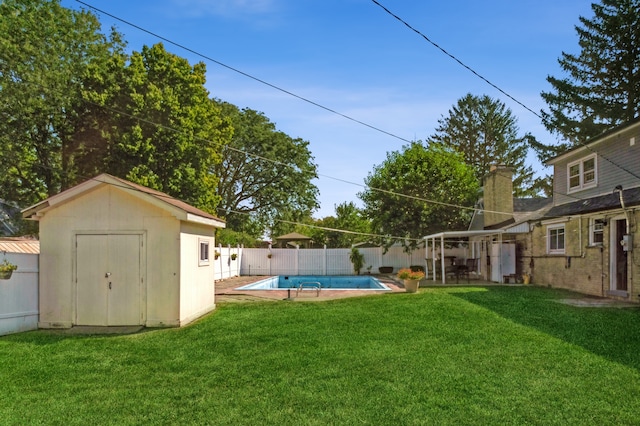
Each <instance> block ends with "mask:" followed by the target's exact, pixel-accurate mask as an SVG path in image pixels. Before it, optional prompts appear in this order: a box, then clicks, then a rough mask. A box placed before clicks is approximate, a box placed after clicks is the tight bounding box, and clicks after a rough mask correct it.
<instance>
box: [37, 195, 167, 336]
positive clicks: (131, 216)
mask: <svg viewBox="0 0 640 426" xmlns="http://www.w3.org/2000/svg"><path fill="white" fill-rule="evenodd" d="M84 233H93V234H99V233H105V234H118V233H136V234H141V235H143V241H145V243H144V253H145V255H144V256H143V257H145V260H146V261H145V262H143V265H142V266H141V267H142V269H143V270H142V271H141V277H142V281H143V282H142V284H141V297H142V302H143V303H142V306H143V309H145V307H146V312H145V314H146V315H145V316H146V318H147V324H148V323H149V322H153V323H156V324H167V325H174V324H177V323H178V318H179V278H180V276H179V272H180V271H179V256H178V255H177V253H178V252H179V251H178V250H179V249H180V247H179V221H178V220H177V219H176V218H174V217H172V216H171V215H169V214H168V213H167V212H166V211H164V210H162V209H159V208H157V207H154V206H153V205H151V204H148V203H146V202H144V201H142V200H141V199H139V198H138V197H135V196H133V195H131V194H128V193H127V192H125V191H124V190H121V189H118V188H115V187H113V186H111V185H105V186H100V187H98V188H96V189H94V190H92V191H90V192H87V193H84V194H83V195H82V196H81V197H78V198H76V199H74V200H70V201H68V202H66V203H64V204H61V205H59V206H57V207H56V208H53V209H51V210H49V211H48V212H46V213H45V215H44V216H43V217H42V218H41V221H40V248H41V255H40V322H39V327H42V328H59V327H62V328H66V327H71V326H72V325H74V324H75V318H76V306H75V303H76V297H75V294H76V282H75V270H76V269H75V268H76V265H75V258H76V257H75V256H76V252H75V237H76V235H78V234H84Z"/></svg>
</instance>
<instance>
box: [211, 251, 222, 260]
mask: <svg viewBox="0 0 640 426" xmlns="http://www.w3.org/2000/svg"><path fill="white" fill-rule="evenodd" d="M219 257H220V252H219V251H218V250H216V251H214V252H213V258H214V259H216V260H218V258H219Z"/></svg>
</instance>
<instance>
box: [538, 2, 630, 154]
mask: <svg viewBox="0 0 640 426" xmlns="http://www.w3.org/2000/svg"><path fill="white" fill-rule="evenodd" d="M591 8H592V10H593V12H594V16H593V18H592V19H587V18H585V17H582V16H581V17H579V20H580V23H581V24H582V26H576V32H577V33H578V37H579V45H580V48H581V51H580V54H579V55H574V54H570V53H566V52H562V56H561V57H560V58H559V59H558V62H559V64H560V66H561V67H562V70H563V71H565V72H566V73H568V76H567V77H565V78H556V77H552V76H548V77H547V81H548V82H549V83H550V84H551V86H552V90H551V91H549V92H542V94H541V95H542V98H543V99H544V100H545V102H546V103H547V105H548V107H549V111H542V115H543V123H544V125H545V126H546V127H547V129H549V131H551V132H555V133H556V134H558V135H559V136H560V137H563V138H566V139H567V140H568V141H569V146H570V145H576V144H579V143H584V142H585V141H587V140H588V139H589V138H592V137H594V136H597V135H599V134H601V133H603V132H604V131H606V130H608V129H610V128H613V127H616V126H618V125H620V124H623V123H625V122H629V121H632V120H633V119H634V118H636V117H638V115H639V113H640V0H602V2H601V3H600V4H596V3H593V4H592V5H591ZM563 148H566V146H563ZM543 156H544V153H543Z"/></svg>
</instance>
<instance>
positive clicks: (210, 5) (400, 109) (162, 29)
mask: <svg viewBox="0 0 640 426" xmlns="http://www.w3.org/2000/svg"><path fill="white" fill-rule="evenodd" d="M83 1H84V2H86V3H87V4H89V5H91V6H94V7H96V8H98V9H101V10H103V11H104V12H107V13H108V14H112V15H115V16H117V17H118V18H121V19H123V20H125V21H128V22H130V23H133V24H135V25H136V26H139V27H142V28H144V29H146V30H148V31H150V32H153V33H156V34H158V35H160V36H162V37H164V38H166V39H169V40H171V41H173V42H175V43H177V44H180V45H183V46H186V47H188V48H189V49H191V50H193V51H196V52H198V53H200V54H202V55H205V56H207V57H209V58H213V59H214V60H216V61H218V62H221V63H223V64H225V65H227V66H229V67H232V68H235V69H237V70H240V71H242V72H243V73H246V74H249V75H251V76H253V77H255V78H257V79H260V80H263V81H266V82H268V83H270V84H272V85H274V86H277V87H279V88H282V89H284V90H286V91H289V92H292V93H294V94H296V95H298V96H300V97H303V98H306V99H309V100H311V101H313V102H315V103H317V104H320V105H322V106H324V107H326V108H330V109H332V110H334V111H337V112H339V113H341V114H344V115H347V116H349V117H352V118H353V119H355V120H358V121H361V122H364V123H367V124H369V125H371V126H374V127H376V128H379V129H382V130H384V131H385V132H388V133H391V134H393V135H396V136H398V137H399V138H396V137H392V136H389V135H387V134H385V133H381V132H378V131H375V130H373V129H371V128H369V127H367V126H363V125H362V124H358V123H356V122H354V121H351V120H348V119H345V118H343V117H341V116H339V115H336V114H333V113H331V112H328V111H327V110H325V109H322V108H319V107H317V106H314V105H311V104H309V103H307V102H304V101H302V100H300V99H298V98H296V97H293V96H290V95H288V94H286V93H283V92H282V91H279V90H276V89H274V88H272V87H269V86H267V85H264V84H262V83H259V82H257V81H255V80H253V79H251V78H248V77H246V76H244V75H242V74H240V73H237V72H234V71H232V70H230V69H228V68H225V67H222V66H220V65H217V64H215V63H213V62H210V61H208V60H206V59H204V58H202V57H199V56H197V55H195V54H193V53H191V52H188V51H185V50H183V49H181V48H179V47H176V46H174V45H172V44H169V43H167V42H164V44H165V47H166V48H167V50H169V51H170V52H172V53H175V54H177V55H179V56H182V57H185V58H187V59H188V60H189V61H190V62H191V63H192V64H193V63H196V62H199V61H202V62H204V63H205V64H206V65H207V88H208V90H209V91H210V93H211V96H213V97H216V98H219V99H222V100H225V101H228V102H231V103H233V104H235V105H237V106H238V107H240V108H244V107H248V108H251V109H254V110H257V111H261V112H263V113H264V114H265V115H266V116H267V117H268V118H269V119H270V120H271V121H272V122H273V123H275V125H276V127H277V128H278V130H281V131H283V132H285V133H287V134H288V135H290V136H291V137H294V138H298V137H299V138H302V139H304V140H307V141H309V142H310V145H309V147H310V150H311V152H312V155H313V156H314V159H315V162H316V164H318V170H319V173H320V175H321V176H320V178H319V179H318V180H317V181H316V182H315V184H316V185H317V186H318V188H319V190H320V197H319V201H320V203H321V208H320V210H318V211H317V212H316V213H315V214H314V216H315V217H317V218H320V217H324V216H328V215H333V214H334V207H335V205H337V204H340V203H342V202H345V201H354V202H356V204H357V205H359V206H360V205H361V203H360V201H359V199H358V198H357V195H356V194H357V193H358V192H360V191H362V190H363V187H362V186H361V185H362V184H363V182H364V179H365V177H366V176H367V175H368V174H369V173H370V172H371V171H372V170H373V168H374V166H375V165H378V164H380V163H382V162H383V161H384V160H385V158H386V155H387V153H388V152H390V151H395V150H399V149H401V148H402V146H403V145H404V144H406V142H404V141H403V140H402V139H406V140H415V139H420V140H425V139H427V138H428V137H429V136H430V135H432V134H433V133H434V130H435V127H436V126H437V122H438V119H440V118H442V116H447V115H448V111H449V109H450V108H451V107H452V106H453V105H454V104H455V103H456V101H457V100H458V99H459V98H461V97H463V96H464V95H466V94H467V93H472V94H474V95H478V96H480V95H485V94H486V95H489V96H491V97H493V98H497V99H500V100H501V101H503V102H504V103H505V104H506V105H507V106H508V107H509V108H511V110H512V112H513V113H514V115H515V116H516V117H517V118H518V125H519V128H520V134H524V133H526V132H530V133H532V134H533V135H534V136H536V137H537V138H538V139H539V140H541V141H543V142H546V143H552V142H554V141H555V140H556V139H555V137H554V136H552V135H551V134H549V133H548V132H547V131H546V130H545V129H544V127H543V126H542V125H541V124H540V120H539V118H538V117H536V116H535V115H534V114H532V113H531V112H529V111H527V110H526V109H524V108H523V107H522V106H520V105H518V104H517V103H515V102H513V101H512V100H510V99H509V98H507V97H505V96H504V95H503V94H502V93H500V92H499V91H498V90H496V89H495V88H493V87H491V86H490V85H488V84H487V83H486V82H484V81H482V80H481V79H480V78H478V77H477V76H475V75H474V74H472V73H471V72H470V71H469V70H467V69H465V68H463V67H462V66H461V65H460V64H458V63H456V62H455V61H454V60H452V59H451V58H450V57H448V56H446V55H445V54H443V53H442V52H441V51H440V50H438V49H437V48H435V47H434V46H433V45H432V44H430V43H428V42H427V41H426V40H424V39H423V38H422V37H420V36H419V35H418V34H416V33H415V32H413V31H411V30H410V29H408V28H407V27H406V26H404V25H403V24H401V23H400V22H398V21H397V20H396V19H394V18H393V17H392V16H390V15H389V14H387V13H386V12H385V11H384V10H383V9H382V8H380V7H379V6H377V5H376V4H375V3H374V2H373V1H371V0H128V1H124V0H83ZM379 2H380V3H381V4H382V5H384V6H385V7H387V8H388V9H389V10H390V11H391V12H393V13H394V14H396V15H398V16H399V17H401V18H402V19H404V20H405V21H406V22H407V23H409V24H410V25H411V26H413V27H414V28H416V29H417V30H419V31H420V32H421V33H422V34H424V35H425V36H427V37H428V38H429V39H430V40H432V41H433V42H435V43H437V44H438V45H440V46H441V47H442V48H443V49H445V50H447V51H448V52H449V53H451V54H452V55H454V56H456V57H457V58H458V59H460V60H461V61H462V62H464V63H465V64H466V65H468V66H469V67H471V68H473V69H474V70H475V71H476V72H477V73H478V74H480V75H482V76H483V77H485V78H486V79H487V80H489V81H491V82H492V83H494V84H495V85H496V86H498V87H500V88H501V89H502V90H504V91H505V92H507V93H509V94H510V95H511V96H513V97H514V98H516V99H517V100H518V101H520V102H522V103H523V104H525V105H526V106H527V107H529V108H531V109H532V110H534V111H539V110H540V109H542V108H545V106H546V105H545V104H544V102H543V101H542V99H541V98H540V92H541V91H547V90H549V89H550V86H549V84H548V83H547V82H546V77H547V75H553V76H557V77H561V76H564V73H562V71H561V70H560V68H559V66H558V63H557V58H558V57H559V56H560V55H561V52H562V51H565V52H569V53H579V47H578V41H577V35H576V32H575V29H574V27H575V26H576V25H578V24H579V20H578V17H579V16H585V17H589V18H590V17H591V16H592V13H591V7H590V5H591V2H590V1H586V0H562V1H558V0H535V1H534V0H521V1H513V0H485V1H472V0H449V1H433V0H379ZM61 3H62V5H63V6H65V7H69V8H81V7H85V6H83V5H82V4H80V3H79V2H77V1H73V0H62V1H61ZM94 12H95V11H94ZM95 13H97V14H98V16H99V17H100V20H101V22H102V25H103V31H107V30H108V29H109V28H110V27H111V26H114V25H115V26H116V27H117V29H118V30H119V31H120V32H121V33H123V34H124V35H125V39H126V40H127V42H128V43H129V48H130V49H131V50H140V49H141V47H142V46H143V45H152V44H155V43H157V42H160V41H161V40H159V39H158V38H157V37H154V36H153V35H150V34H147V33H145V32H143V31H141V30H139V29H136V28H134V27H131V26H129V25H127V24H125V23H122V22H120V21H117V20H115V19H114V18H112V17H109V16H107V15H105V14H101V13H99V12H95ZM530 164H532V165H533V166H534V168H535V169H536V170H539V171H540V172H544V170H543V167H542V165H540V164H539V163H537V161H536V160H535V158H534V157H533V156H530Z"/></svg>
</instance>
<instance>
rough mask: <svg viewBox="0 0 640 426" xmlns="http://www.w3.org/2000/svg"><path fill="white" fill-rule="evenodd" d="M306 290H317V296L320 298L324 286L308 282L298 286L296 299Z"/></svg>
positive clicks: (315, 282) (316, 282)
mask: <svg viewBox="0 0 640 426" xmlns="http://www.w3.org/2000/svg"><path fill="white" fill-rule="evenodd" d="M305 288H306V289H308V290H315V291H316V296H317V297H320V290H321V289H322V284H320V283H319V282H318V281H306V282H303V283H300V284H298V287H297V288H296V297H298V294H299V293H300V292H301V291H302V290H304V289H305Z"/></svg>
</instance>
